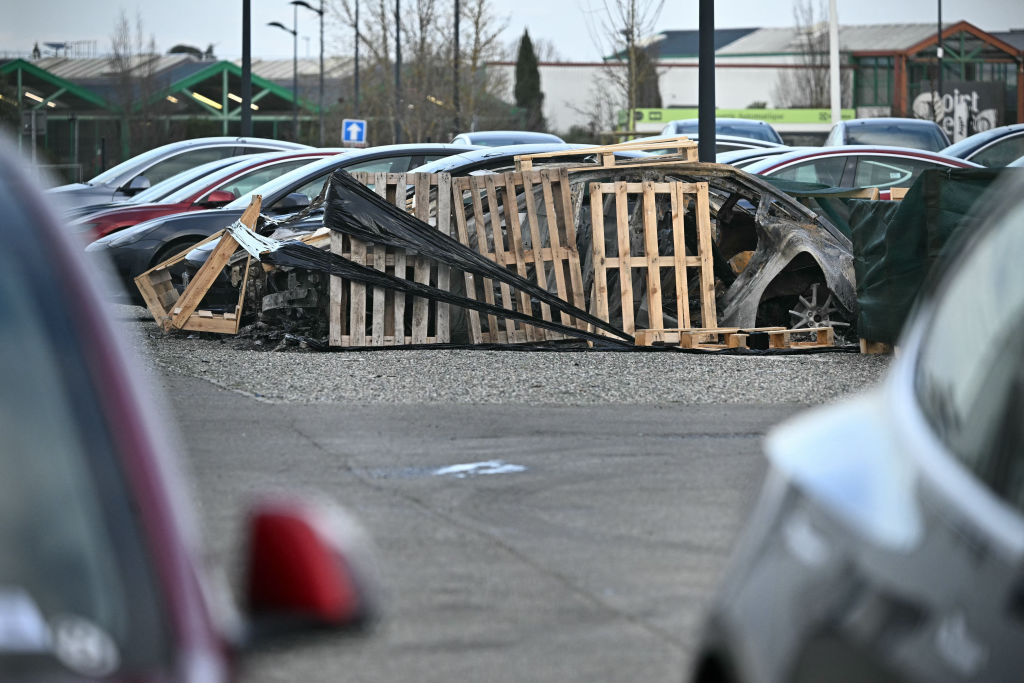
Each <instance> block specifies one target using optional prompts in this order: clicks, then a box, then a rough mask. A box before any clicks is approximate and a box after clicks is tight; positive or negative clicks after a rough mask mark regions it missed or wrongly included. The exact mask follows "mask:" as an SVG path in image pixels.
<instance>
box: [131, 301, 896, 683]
mask: <svg viewBox="0 0 1024 683" xmlns="http://www.w3.org/2000/svg"><path fill="white" fill-rule="evenodd" d="M138 317H142V316H138ZM129 318H131V316H129ZM127 327H130V328H133V329H134V330H135V331H136V332H138V333H141V334H140V335H138V336H137V338H138V339H140V340H141V347H142V349H141V350H142V352H143V355H144V357H145V359H146V363H147V366H148V367H150V368H152V369H153V377H154V379H155V380H156V381H157V382H158V383H159V384H161V385H162V386H163V388H164V390H165V392H166V393H167V395H168V398H169V401H168V408H167V409H168V411H169V413H170V414H173V415H174V416H175V417H176V419H177V422H178V424H179V426H180V430H181V434H182V438H183V448H184V450H185V451H186V452H187V454H188V464H189V466H190V468H191V469H192V471H193V472H192V473H193V474H194V475H196V476H195V477H194V479H193V481H194V490H193V495H194V499H195V502H196V506H197V509H198V511H199V518H200V521H201V524H202V527H203V532H204V536H205V540H206V545H207V548H208V552H209V554H210V555H211V560H212V561H214V562H216V563H218V564H221V565H222V566H224V567H225V568H227V569H228V570H229V573H230V568H231V567H232V566H233V565H234V563H235V561H236V560H237V558H238V555H239V552H240V547H239V546H240V539H241V518H242V517H241V514H240V513H241V511H242V510H243V509H244V506H245V502H246V501H247V500H249V499H251V497H252V496H253V495H254V494H256V493H257V492H260V491H267V490H271V491H273V490H280V489H286V490H298V491H318V492H321V493H323V494H326V495H329V496H331V497H333V498H335V499H336V500H338V501H339V502H341V503H343V504H344V505H346V506H347V507H348V508H350V509H351V510H352V511H353V512H354V513H355V514H356V515H357V516H358V517H359V518H360V519H361V520H362V522H363V523H364V524H365V526H366V527H367V528H368V530H369V531H370V533H371V535H372V536H373V538H374V540H375V543H376V545H377V548H378V551H379V558H378V559H379V577H380V582H381V585H382V587H383V589H384V594H385V602H384V609H383V618H382V620H381V622H380V624H379V625H378V627H377V628H376V630H375V631H374V632H373V633H372V634H371V635H370V636H369V637H366V638H362V639H353V640H350V641H345V640H344V639H338V638H332V639H329V640H322V641H320V642H317V643H315V644H311V645H304V646H302V647H299V648H296V649H288V650H281V651H277V652H268V653H261V654H259V655H256V656H253V657H251V658H250V659H249V660H247V662H246V669H245V679H246V680H252V681H296V680H306V681H337V680H346V681H412V680H415V681H453V680H464V681H527V680H529V681H566V680H599V681H622V680H649V681H679V680H680V679H681V677H682V675H683V672H684V671H685V670H686V668H687V666H688V662H689V658H690V656H691V654H692V652H693V651H694V647H695V644H696V642H697V639H698V638H699V630H700V623H701V615H702V612H703V609H704V608H705V606H706V605H707V601H708V599H709V596H710V594H711V592H712V590H713V589H714V586H715V584H716V580H717V576H718V573H719V572H720V570H721V567H722V565H723V563H724V562H725V559H726V557H727V555H728V552H729V548H730V546H731V544H732V542H733V539H734V538H735V535H736V534H737V532H738V530H739V528H740V526H741V524H742V522H743V519H744V516H745V514H746V511H747V510H748V508H749V507H750V505H751V504H752V502H753V498H754V496H755V495H756V491H757V488H758V485H759V482H760V480H761V478H762V477H763V474H764V461H763V459H762V458H761V456H760V452H759V444H760V440H761V438H762V436H763V434H764V433H765V431H766V430H767V429H769V428H770V427H771V426H772V425H773V424H775V423H777V422H779V421H780V420H782V419H785V418H786V417H787V416H789V415H791V414H793V413H794V412H796V411H798V410H800V409H801V408H803V407H804V406H807V405H812V404H815V403H820V402H824V401H828V400H832V399H834V398H836V397H839V396H842V395H844V394H848V393H851V392H855V391H857V390H859V389H861V388H863V387H866V386H869V385H871V384H872V383H874V382H875V381H877V379H878V378H879V377H880V376H881V375H882V373H883V372H884V370H885V367H886V365H887V363H888V360H887V359H885V358H880V357H866V356H859V355H856V354H818V355H806V356H778V357H757V358H750V357H744V358H738V357H708V356H695V355H683V354H665V353H593V352H566V353H511V352H500V351H468V350H467V351H386V352H379V351H378V352H344V353H310V352H299V351H294V350H292V351H281V352H268V351H241V350H238V349H235V348H233V346H232V345H231V344H230V343H226V342H221V341H219V340H216V339H205V338H204V339H200V338H188V337H186V336H170V337H166V336H163V335H162V334H160V333H159V332H158V331H157V330H156V328H155V326H153V325H152V324H151V323H146V322H141V321H136V320H134V319H131V320H129V321H128V323H127ZM229 539H230V540H229Z"/></svg>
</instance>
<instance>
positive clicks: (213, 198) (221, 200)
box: [199, 190, 235, 206]
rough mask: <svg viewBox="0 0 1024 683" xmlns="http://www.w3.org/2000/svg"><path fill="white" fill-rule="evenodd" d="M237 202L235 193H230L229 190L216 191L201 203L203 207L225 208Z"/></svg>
mask: <svg viewBox="0 0 1024 683" xmlns="http://www.w3.org/2000/svg"><path fill="white" fill-rule="evenodd" d="M233 201H235V193H234V192H228V191H227V190H214V191H213V192H211V193H210V194H208V195H206V196H205V197H203V199H202V200H201V201H200V202H199V203H200V204H202V205H203V206H224V205H225V204H230V203H231V202H233Z"/></svg>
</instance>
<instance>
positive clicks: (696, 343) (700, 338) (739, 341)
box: [636, 327, 835, 350]
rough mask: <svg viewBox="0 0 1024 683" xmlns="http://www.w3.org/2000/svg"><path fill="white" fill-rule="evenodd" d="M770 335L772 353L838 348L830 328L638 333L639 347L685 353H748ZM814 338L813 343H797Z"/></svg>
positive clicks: (725, 329)
mask: <svg viewBox="0 0 1024 683" xmlns="http://www.w3.org/2000/svg"><path fill="white" fill-rule="evenodd" d="M755 334H762V335H767V337H768V348H769V349H819V348H826V347H829V346H835V333H834V331H833V329H832V328H831V327H808V328H798V329H786V328H785V327H750V328H745V329H741V328H738V327H719V328H714V329H703V328H690V329H686V328H677V329H666V330H637V331H636V344H637V346H654V345H655V344H678V345H679V346H680V347H681V348H684V349H706V350H721V349H749V348H752V347H751V336H752V335H755ZM807 335H813V337H814V338H813V339H811V340H800V339H794V337H804V336H807Z"/></svg>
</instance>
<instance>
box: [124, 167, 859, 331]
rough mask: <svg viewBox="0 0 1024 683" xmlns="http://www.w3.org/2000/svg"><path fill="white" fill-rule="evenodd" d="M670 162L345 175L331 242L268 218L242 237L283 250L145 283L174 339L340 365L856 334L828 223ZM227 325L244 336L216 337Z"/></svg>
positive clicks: (732, 176) (836, 235) (846, 257)
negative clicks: (529, 349) (256, 339)
mask: <svg viewBox="0 0 1024 683" xmlns="http://www.w3.org/2000/svg"><path fill="white" fill-rule="evenodd" d="M654 159H655V158H652V159H650V160H649V159H631V160H626V161H618V162H613V163H612V164H610V165H608V166H597V167H595V166H585V167H580V166H579V165H578V164H576V165H572V164H571V163H560V162H559V161H558V160H557V159H552V160H550V163H547V164H545V166H544V168H543V170H534V169H533V168H530V167H529V165H528V167H527V170H516V169H515V168H511V169H508V170H505V171H502V170H498V171H496V172H493V173H487V174H480V175H475V176H470V177H466V178H452V177H451V176H449V175H447V174H430V175H427V174H356V176H357V177H356V178H353V176H350V175H348V174H346V173H344V172H338V173H335V174H333V175H332V176H331V179H330V180H329V182H328V184H327V185H326V186H325V188H324V192H323V193H321V197H320V199H318V201H317V202H314V206H317V205H322V206H323V207H324V209H325V212H324V221H323V222H324V225H323V226H319V227H318V226H316V225H310V224H309V223H308V222H306V223H302V222H301V221H289V220H287V219H285V220H281V221H277V222H274V221H271V220H269V219H266V218H265V217H260V216H258V215H256V216H250V218H251V219H252V221H251V227H252V228H255V232H253V231H251V230H249V227H248V226H247V227H245V228H244V230H245V231H248V232H249V233H250V234H253V235H256V236H257V237H258V235H257V233H263V234H266V235H269V239H268V238H260V239H264V240H266V241H265V242H262V243H258V244H256V243H254V244H250V245H248V246H246V247H245V249H243V250H238V246H239V243H240V242H242V241H244V239H241V240H236V243H235V246H234V248H233V249H232V250H231V253H230V254H226V255H224V254H220V255H219V258H218V260H217V262H216V263H211V261H213V258H212V256H213V254H215V253H217V252H218V250H219V249H220V247H219V246H214V245H219V243H218V242H217V241H216V240H214V241H212V242H211V243H210V244H207V245H204V246H202V247H200V249H198V250H194V251H192V252H191V253H189V254H188V255H187V258H186V255H185V254H179V255H178V256H177V257H175V259H171V261H169V262H166V263H165V264H161V266H158V267H157V268H155V269H154V270H153V271H150V272H149V273H145V274H143V275H142V276H140V278H139V280H137V282H138V283H139V285H140V289H141V290H143V294H144V296H145V295H146V294H147V292H146V291H145V288H146V286H147V283H148V285H149V287H150V289H152V288H153V286H154V284H158V286H159V288H160V292H154V291H150V292H148V296H146V300H147V304H150V303H151V302H152V301H153V299H154V297H155V298H156V299H159V300H160V302H161V303H160V305H159V306H158V307H157V309H156V310H154V306H152V305H150V309H151V311H153V313H154V317H156V318H157V320H158V322H161V324H162V325H163V326H164V327H165V329H174V328H177V329H199V331H224V332H228V333H232V332H234V333H237V332H238V331H239V330H240V329H241V330H250V329H253V327H252V326H253V325H256V326H257V327H258V328H259V329H261V330H263V331H266V330H268V329H277V330H279V331H282V332H286V333H290V334H298V335H301V336H303V337H305V338H308V339H310V340H313V341H314V343H316V344H323V345H325V346H334V347H362V346H405V345H409V344H447V343H456V344H466V343H468V344H483V343H490V344H523V343H537V342H551V341H555V340H559V341H564V340H571V339H575V340H578V341H580V342H585V343H587V344H589V345H594V346H599V347H605V346H609V345H610V346H613V347H623V346H631V345H632V344H633V342H634V334H636V335H637V338H640V337H641V336H642V335H641V333H643V336H644V338H650V339H656V340H657V339H664V338H669V337H665V336H664V335H663V334H661V332H662V331H664V330H674V331H676V336H675V337H670V338H671V339H673V340H676V339H679V337H680V335H679V332H680V331H682V334H683V335H684V336H685V335H686V334H688V333H695V331H699V332H701V333H702V334H701V335H699V336H698V337H694V338H695V339H698V341H700V339H702V338H703V337H708V335H707V334H704V333H706V332H707V331H708V330H713V331H723V332H726V333H729V334H731V333H737V332H743V333H744V334H745V333H746V332H747V331H751V330H768V331H770V332H771V333H772V334H778V333H781V332H783V331H785V332H786V339H788V338H789V333H790V332H794V331H796V330H799V329H801V328H804V329H811V330H822V329H826V328H827V329H828V330H829V339H830V340H831V334H832V333H831V329H832V326H833V325H839V326H845V329H846V330H848V329H849V327H848V325H849V323H850V322H852V321H853V320H855V311H856V291H855V286H854V269H853V256H852V248H851V247H852V245H851V243H850V240H849V239H848V238H847V237H846V236H845V235H844V234H843V233H842V232H840V231H839V230H838V229H837V228H836V227H835V226H834V225H832V224H831V223H830V222H829V221H828V220H827V218H825V217H823V216H820V215H817V214H816V213H814V212H813V211H811V210H810V209H808V208H806V207H805V206H803V205H801V204H800V203H799V202H797V201H796V200H795V199H793V198H792V197H790V196H788V195H786V194H785V193H783V192H781V191H779V190H778V189H776V188H774V187H773V186H772V185H771V184H769V183H767V182H765V181H764V180H762V179H761V178H758V177H755V176H751V175H748V174H746V173H744V172H742V171H739V170H737V169H734V168H732V167H729V166H722V165H718V164H701V163H696V162H694V161H690V160H685V159H674V158H673V157H668V156H661V157H657V158H656V160H654ZM417 175H418V176H419V177H417ZM602 193H603V194H602ZM346 207H347V208H346ZM311 208H313V207H311ZM598 212H600V213H601V214H602V216H601V219H600V220H597V221H595V220H594V216H595V215H596V214H597V213H598ZM300 218H301V217H300ZM233 227H234V228H236V229H235V230H234V231H232V233H231V234H234V233H235V232H241V231H242V228H241V227H240V226H237V224H236V226H233ZM304 228H309V229H304ZM312 228H316V229H315V230H312ZM225 234H228V233H225ZM596 236H600V239H595V237H596ZM242 246H245V245H242ZM221 251H223V250H221ZM620 254H621V255H622V256H623V257H622V258H620ZM172 262H173V263H172ZM208 266H209V268H208ZM171 268H178V269H179V271H181V270H182V269H183V270H184V275H183V277H166V275H167V274H168V273H169V271H170V269H171ZM204 269H206V270H208V271H210V272H207V273H204V272H203V271H204ZM213 271H216V272H213ZM154 278H155V279H156V280H157V281H159V283H155V281H154ZM197 281H198V282H197ZM160 283H162V284H160ZM195 284H198V285H199V289H201V290H202V291H201V292H199V293H196V292H189V291H187V290H188V288H189V287H192V285H195ZM179 298H180V299H183V300H185V301H186V303H187V304H188V306H185V307H183V306H181V305H180V302H178V299H179ZM193 304H194V307H193ZM190 307H191V310H190ZM203 318H206V319H207V322H206V323H203V322H202V319H203ZM221 318H223V319H225V320H226V321H231V324H221V323H219V322H218V323H216V324H214V323H212V322H209V320H210V319H218V320H219V319H221ZM189 319H191V323H190V322H189ZM698 321H699V324H698ZM243 322H244V323H246V326H245V327H243V326H242V323H243ZM196 326H198V327H196ZM214 327H217V328H218V329H213V328H214ZM839 329H840V332H842V331H843V330H842V328H839ZM652 331H653V332H654V333H655V334H653V336H652V335H651V334H648V333H650V332H652ZM692 336H693V335H692V334H691V337H692ZM773 338H774V337H773ZM682 345H683V346H686V344H685V343H684V344H682ZM731 345H732V344H730V346H731ZM741 345H742V344H741Z"/></svg>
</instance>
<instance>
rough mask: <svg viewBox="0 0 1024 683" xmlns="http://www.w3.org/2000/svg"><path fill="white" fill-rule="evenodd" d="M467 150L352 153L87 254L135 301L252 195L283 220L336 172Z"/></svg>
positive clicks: (405, 148) (399, 148)
mask: <svg viewBox="0 0 1024 683" xmlns="http://www.w3.org/2000/svg"><path fill="white" fill-rule="evenodd" d="M469 149H471V148H467V147H465V146H460V145H441V144H405V145H384V146H381V147H369V148H367V149H360V150H350V151H347V152H344V153H342V154H337V155H334V156H331V157H329V158H325V159H321V160H319V161H315V162H313V163H310V164H305V165H303V166H301V167H300V168H296V169H294V170H292V171H290V172H288V173H285V174H284V175H281V176H279V177H278V178H276V179H274V180H272V181H270V182H269V183H265V184H264V185H262V186H260V187H257V188H254V189H252V190H251V191H249V192H245V193H242V195H241V196H240V197H238V199H236V200H234V201H233V202H231V203H229V204H227V205H226V206H225V207H223V208H221V209H210V210H207V211H194V212H189V213H180V214H172V215H170V216H164V217H161V218H156V219H153V220H149V221H145V222H143V223H139V224H138V225H134V226H132V227H131V228H126V229H124V230H120V231H118V232H116V233H112V234H110V235H107V236H106V237H103V238H100V239H98V240H96V241H95V242H93V243H92V244H90V245H89V246H88V247H87V251H89V252H92V253H104V254H106V255H107V257H108V258H110V259H111V261H113V263H114V267H115V269H116V271H117V274H118V276H119V277H120V278H121V280H122V282H123V283H124V285H125V286H126V287H128V288H129V291H131V292H132V296H136V295H137V290H136V289H135V287H134V280H135V277H136V276H137V275H139V274H140V273H142V272H144V271H146V270H148V269H149V268H151V267H152V266H154V265H156V264H157V263H160V262H161V261H164V260H166V259H167V258H168V257H169V256H171V255H173V254H176V253H178V252H179V251H181V250H182V249H184V248H185V247H187V246H189V245H192V244H195V243H196V242H199V241H200V240H202V239H204V238H206V237H209V236H210V235H212V234H213V233H215V232H217V231H218V230H220V229H221V228H223V227H226V226H228V225H230V224H231V223H233V222H234V221H235V220H237V219H238V217H239V216H241V215H242V212H243V211H245V208H246V207H247V206H249V202H250V201H251V199H252V195H253V194H259V195H261V196H262V197H263V206H264V207H265V212H266V213H268V214H271V215H275V216H284V215H286V214H293V213H297V212H299V211H302V210H303V209H305V208H306V207H308V206H309V205H310V202H311V201H312V200H313V199H314V198H315V197H316V196H317V195H319V194H320V191H321V189H322V188H323V186H324V183H325V182H326V181H327V177H328V176H329V175H330V174H331V172H332V171H334V170H335V169H338V168H344V169H348V170H352V171H374V172H381V171H383V172H393V173H399V172H403V171H406V170H408V169H409V167H410V166H417V165H421V164H423V163H426V162H427V161H432V160H436V159H440V158H442V157H446V156H450V155H452V154H456V153H458V152H464V151H468V150H469Z"/></svg>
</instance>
